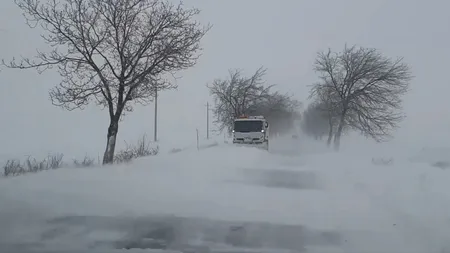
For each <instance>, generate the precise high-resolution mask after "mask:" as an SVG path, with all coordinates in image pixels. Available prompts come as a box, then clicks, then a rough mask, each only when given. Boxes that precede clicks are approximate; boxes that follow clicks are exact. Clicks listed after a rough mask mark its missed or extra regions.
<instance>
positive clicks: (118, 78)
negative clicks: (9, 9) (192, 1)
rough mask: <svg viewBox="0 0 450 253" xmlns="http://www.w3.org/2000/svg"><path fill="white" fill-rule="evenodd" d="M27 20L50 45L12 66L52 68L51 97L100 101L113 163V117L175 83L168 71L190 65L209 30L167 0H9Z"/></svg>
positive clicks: (67, 103) (72, 102)
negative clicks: (55, 80)
mask: <svg viewBox="0 0 450 253" xmlns="http://www.w3.org/2000/svg"><path fill="white" fill-rule="evenodd" d="M15 3H16V4H17V5H18V7H19V8H20V9H21V10H22V11H23V13H24V16H25V18H26V20H27V23H28V24H29V26H30V27H32V28H33V27H36V26H37V25H40V26H41V27H42V28H43V30H44V32H45V33H44V34H43V35H42V38H43V39H44V41H45V42H46V43H47V44H48V45H49V46H50V47H51V48H52V50H51V51H50V52H38V54H37V56H36V57H35V58H34V59H30V58H22V59H21V60H20V61H16V60H15V59H13V61H11V62H10V63H5V62H4V61H3V63H4V64H5V65H7V66H8V67H11V68H19V69H28V68H35V69H37V70H38V71H39V72H42V71H44V70H46V69H49V68H52V67H55V66H56V67H57V69H58V72H59V74H60V75H61V77H62V81H61V83H60V84H59V85H58V86H56V87H55V88H54V89H52V90H51V91H50V97H51V100H52V103H53V104H54V105H57V106H62V107H64V108H65V109H68V110H73V109H76V108H79V109H83V108H84V107H85V106H86V105H88V104H89V103H91V102H96V103H97V104H98V105H100V106H102V107H105V108H107V110H108V113H109V117H110V123H109V126H108V133H107V145H106V150H105V154H104V157H103V163H104V164H109V163H112V162H113V157H114V150H115V144H116V136H117V132H118V129H119V121H120V119H121V116H123V112H124V111H131V110H132V103H131V102H134V103H140V104H147V103H148V102H150V101H151V100H152V98H153V95H154V92H155V89H167V88H174V87H175V86H174V85H172V84H170V83H169V82H168V80H166V79H165V77H167V74H173V73H174V72H175V71H178V70H182V69H186V68H189V67H192V66H194V65H195V64H196V61H197V59H198V57H199V54H198V53H199V51H200V50H201V47H200V40H201V39H202V38H203V36H204V35H205V34H206V33H207V31H208V30H209V29H210V26H209V25H208V26H201V25H200V24H199V23H198V22H196V21H195V20H194V17H195V16H196V15H198V14H199V12H200V11H199V10H198V9H195V8H194V9H187V8H184V7H183V5H182V4H181V3H180V4H178V5H173V4H171V3H170V2H169V1H166V0H60V1H56V0H47V1H40V0H15Z"/></svg>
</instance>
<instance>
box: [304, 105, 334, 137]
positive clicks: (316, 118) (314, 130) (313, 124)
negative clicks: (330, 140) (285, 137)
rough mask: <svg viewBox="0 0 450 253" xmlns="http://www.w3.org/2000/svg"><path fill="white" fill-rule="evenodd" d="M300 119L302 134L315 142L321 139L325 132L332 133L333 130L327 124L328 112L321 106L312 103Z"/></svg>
mask: <svg viewBox="0 0 450 253" xmlns="http://www.w3.org/2000/svg"><path fill="white" fill-rule="evenodd" d="M302 119H303V120H302V130H303V132H304V133H305V134H307V135H310V136H312V137H314V138H315V139H316V140H320V139H322V137H323V136H324V135H326V133H327V132H328V133H330V132H332V129H333V128H332V125H331V126H330V123H329V121H330V120H329V118H328V111H327V110H325V108H324V106H323V104H320V103H318V102H314V103H311V104H310V105H308V107H307V108H306V110H305V111H304V112H303V118H302Z"/></svg>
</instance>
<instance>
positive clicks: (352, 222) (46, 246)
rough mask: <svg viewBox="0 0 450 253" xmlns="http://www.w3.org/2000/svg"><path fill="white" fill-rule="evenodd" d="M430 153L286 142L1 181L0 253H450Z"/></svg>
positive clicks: (442, 185) (444, 195)
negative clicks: (329, 148) (337, 148)
mask: <svg viewBox="0 0 450 253" xmlns="http://www.w3.org/2000/svg"><path fill="white" fill-rule="evenodd" d="M417 151H420V148H418V150H417ZM427 152H428V153H427ZM427 152H422V153H421V154H422V155H421V156H420V155H419V156H417V155H416V154H406V153H405V152H400V151H399V152H398V154H397V153H394V152H392V151H387V150H384V153H377V152H375V151H373V150H359V151H355V150H343V151H342V152H339V153H333V152H330V151H327V150H325V149H324V148H323V147H322V144H321V146H318V145H317V144H311V143H309V142H308V141H304V140H302V139H300V140H294V139H289V140H282V139H280V140H277V141H273V142H272V144H271V150H270V153H267V152H266V151H263V150H258V149H254V148H246V147H233V146H231V145H229V144H224V143H219V144H218V145H209V146H208V148H203V149H201V150H200V151H197V149H195V148H188V149H184V150H182V151H180V152H176V153H170V152H164V153H162V154H160V155H158V156H155V157H149V158H145V159H140V160H136V161H134V162H133V163H132V164H130V165H122V166H114V167H104V168H86V169H60V170H56V171H45V172H42V173H38V174H30V175H25V176H20V177H16V178H7V179H3V178H2V179H0V203H1V205H0V224H1V226H0V252H99V253H100V252H130V253H131V252H133V253H134V252H149V248H153V249H154V250H152V251H150V252H161V253H165V252H199V253H200V252H313V253H315V252H317V253H319V252H320V253H321V252H342V253H344V252H345V253H365V252H367V253H369V252H370V253H372V252H373V253H379V252H383V253H387V252H392V253H399V252H405V253H415V252H417V253H419V252H420V253H434V252H435V253H443V252H450V190H449V189H450V187H449V186H448V185H449V182H450V174H449V173H450V170H446V169H445V168H444V169H443V168H439V167H436V166H432V164H433V163H435V162H437V161H438V160H439V159H441V160H442V159H445V158H446V157H450V155H447V154H450V153H448V152H446V151H445V150H444V151H442V149H440V151H430V150H428V151H427ZM439 152H441V154H439ZM433 155H434V156H433ZM439 161H440V160H439ZM164 248H165V249H166V250H162V249H164ZM124 249H129V250H126V251H125V250H124ZM158 249H159V250H158Z"/></svg>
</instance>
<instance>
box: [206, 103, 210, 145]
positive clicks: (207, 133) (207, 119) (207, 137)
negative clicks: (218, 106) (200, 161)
mask: <svg viewBox="0 0 450 253" xmlns="http://www.w3.org/2000/svg"><path fill="white" fill-rule="evenodd" d="M206 139H208V140H209V102H206Z"/></svg>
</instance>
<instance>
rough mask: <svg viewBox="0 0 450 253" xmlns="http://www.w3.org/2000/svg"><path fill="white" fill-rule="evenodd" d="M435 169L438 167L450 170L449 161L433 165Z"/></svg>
mask: <svg viewBox="0 0 450 253" xmlns="http://www.w3.org/2000/svg"><path fill="white" fill-rule="evenodd" d="M432 166H433V167H438V168H440V169H448V168H450V162H447V161H439V162H435V163H433V164H432Z"/></svg>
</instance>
